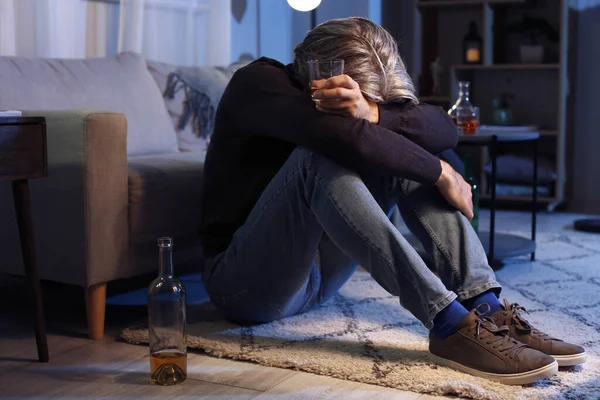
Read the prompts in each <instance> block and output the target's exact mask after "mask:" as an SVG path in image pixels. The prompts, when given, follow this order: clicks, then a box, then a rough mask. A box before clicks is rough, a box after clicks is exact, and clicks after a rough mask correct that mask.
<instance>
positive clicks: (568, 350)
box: [491, 300, 586, 367]
mask: <svg viewBox="0 0 600 400" xmlns="http://www.w3.org/2000/svg"><path fill="white" fill-rule="evenodd" d="M521 311H524V312H527V310H526V309H525V308H524V307H522V306H520V305H518V304H517V303H513V304H509V303H508V301H506V300H504V310H500V311H496V312H495V313H494V314H492V315H491V318H492V319H493V320H494V322H495V323H496V325H499V326H500V325H506V326H507V327H508V329H509V335H510V337H512V338H513V339H516V340H518V341H519V342H522V343H525V344H526V345H527V346H529V347H531V348H532V349H536V350H539V351H541V352H542V353H545V354H548V355H549V356H552V357H553V358H554V359H555V360H556V361H557V362H558V365H559V366H561V367H568V366H572V365H577V364H581V363H583V362H584V361H585V359H586V354H585V349H584V348H583V347H581V346H577V345H575V344H571V343H567V342H564V341H562V340H560V339H556V338H553V337H551V336H549V335H547V334H545V333H544V332H541V331H538V330H537V329H535V328H534V327H532V326H531V324H530V323H529V322H527V321H526V320H525V319H524V318H523V317H522V316H521Z"/></svg>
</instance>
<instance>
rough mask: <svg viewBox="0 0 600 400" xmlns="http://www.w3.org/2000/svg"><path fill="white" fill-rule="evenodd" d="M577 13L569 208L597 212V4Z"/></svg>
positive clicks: (599, 169) (599, 81) (599, 147)
mask: <svg viewBox="0 0 600 400" xmlns="http://www.w3.org/2000/svg"><path fill="white" fill-rule="evenodd" d="M576 13H577V14H576V16H575V18H574V19H573V20H574V22H575V24H576V26H574V27H573V29H572V30H571V32H572V34H573V35H576V37H575V38H571V39H575V41H576V44H575V45H574V46H572V47H571V49H570V50H572V51H570V53H569V58H571V60H572V61H575V65H573V66H572V71H571V74H570V76H571V96H572V97H571V98H572V100H573V106H572V115H571V117H572V135H571V138H570V139H571V142H572V143H571V146H570V149H571V150H572V151H571V154H570V156H571V157H570V158H571V160H572V163H571V168H570V170H571V173H570V177H571V185H570V187H571V196H570V197H571V199H570V201H569V210H571V211H575V212H584V213H594V214H600V43H599V42H600V5H598V6H595V7H593V8H588V9H583V10H580V11H578V12H577V11H576Z"/></svg>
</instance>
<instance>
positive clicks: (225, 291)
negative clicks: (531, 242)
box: [203, 148, 500, 328]
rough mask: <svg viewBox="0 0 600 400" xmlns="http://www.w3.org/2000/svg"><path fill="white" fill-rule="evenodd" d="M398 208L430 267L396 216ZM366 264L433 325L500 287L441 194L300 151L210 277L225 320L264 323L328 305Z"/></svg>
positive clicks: (210, 265)
mask: <svg viewBox="0 0 600 400" xmlns="http://www.w3.org/2000/svg"><path fill="white" fill-rule="evenodd" d="M395 205H397V206H398V208H399V210H400V213H401V215H402V217H403V220H404V221H405V223H406V224H407V226H408V228H409V229H410V230H411V232H412V233H413V234H414V235H415V236H416V237H417V238H418V239H419V240H420V242H421V243H422V245H423V247H424V248H425V251H426V252H427V253H428V254H429V256H430V262H428V264H429V265H427V264H426V263H425V262H424V261H423V259H422V258H421V257H420V256H419V255H418V254H417V252H416V251H415V250H414V248H413V247H412V246H411V245H410V244H409V243H408V242H407V241H406V239H405V238H404V237H403V236H402V234H400V232H399V231H398V229H397V228H396V227H395V226H394V225H393V224H392V222H391V221H390V219H389V218H388V213H389V211H390V210H391V209H392V208H393V207H394V206H395ZM358 264H360V265H361V266H362V267H363V268H365V269H366V270H367V271H368V272H369V273H370V274H371V276H372V277H373V278H374V279H375V280H376V281H377V282H378V283H379V284H380V285H381V286H382V287H383V288H384V289H385V290H387V291H388V292H389V293H390V294H392V295H394V296H398V298H399V301H400V304H401V305H402V306H403V307H405V308H406V309H408V310H409V311H410V312H411V313H412V314H413V315H414V316H415V317H416V318H418V319H419V320H420V321H421V322H422V323H423V324H424V325H425V326H427V327H428V328H431V326H432V321H433V318H434V317H435V315H436V314H437V313H438V312H439V311H440V310H442V309H443V308H444V307H446V306H447V305H448V304H449V303H450V302H452V301H453V300H455V299H457V298H458V300H459V301H462V300H464V299H468V298H471V297H474V296H477V295H479V294H481V293H483V292H485V291H487V290H490V289H494V290H495V291H496V292H497V293H499V291H500V285H499V284H498V283H497V282H496V279H495V277H494V272H493V271H492V269H491V268H490V267H489V265H488V262H487V257H486V254H485V251H484V249H483V247H482V246H481V243H480V241H479V238H478V237H477V234H476V233H475V231H474V230H473V229H472V227H471V224H470V223H469V221H468V220H467V219H466V218H465V217H464V216H463V215H462V214H461V213H460V212H458V211H457V210H455V209H454V208H452V207H451V206H450V205H449V204H448V203H447V202H446V201H445V200H444V199H443V197H442V196H441V195H440V193H439V192H438V190H437V188H435V187H431V186H425V185H421V184H418V183H415V182H412V181H408V180H404V179H398V178H392V177H378V176H375V177H365V176H360V175H359V174H357V173H355V172H353V171H351V170H349V169H347V168H344V167H342V166H340V165H339V164H337V163H335V162H333V161H331V160H330V159H328V158H326V157H323V156H321V155H319V154H317V153H314V152H311V151H309V150H307V149H303V148H298V149H296V150H295V151H294V152H293V153H292V154H291V155H290V157H289V158H288V160H287V161H286V163H285V164H284V165H283V167H282V168H281V169H280V170H279V172H278V173H277V174H276V175H275V177H274V178H273V179H272V180H271V182H270V183H269V185H268V186H267V187H266V189H265V190H264V192H263V193H262V195H261V197H260V198H259V200H258V201H257V203H256V205H255V206H254V208H253V209H252V211H251V212H250V215H249V216H248V218H247V220H246V222H245V224H244V225H243V226H242V227H241V228H240V229H238V231H237V232H236V233H235V235H234V236H233V240H232V242H231V244H230V245H229V247H228V249H227V250H226V251H224V252H223V253H221V254H219V255H217V256H215V257H212V258H210V259H209V260H207V263H206V264H205V267H204V270H203V279H204V283H205V285H206V288H207V291H208V293H209V295H210V297H211V299H212V300H213V302H214V303H215V304H216V306H217V307H218V308H219V309H220V310H221V312H222V313H223V314H224V315H225V317H226V318H228V319H230V320H234V321H239V322H250V323H263V322H270V321H273V320H277V319H280V318H284V317H288V316H292V315H295V314H299V313H302V312H306V311H308V310H310V309H311V308H313V307H314V306H316V305H318V304H320V303H323V302H325V301H327V300H328V299H329V298H331V297H332V296H333V295H334V294H335V293H336V292H337V291H338V289H339V288H340V287H341V286H342V285H343V284H344V283H345V282H346V281H347V280H348V279H349V278H350V276H351V275H352V274H353V273H354V271H355V270H356V268H357V265H358Z"/></svg>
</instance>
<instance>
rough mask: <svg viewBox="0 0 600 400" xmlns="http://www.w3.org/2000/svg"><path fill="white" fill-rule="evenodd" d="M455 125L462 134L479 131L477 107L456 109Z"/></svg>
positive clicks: (471, 133)
mask: <svg viewBox="0 0 600 400" xmlns="http://www.w3.org/2000/svg"><path fill="white" fill-rule="evenodd" d="M456 125H458V129H460V131H461V132H462V134H463V135H475V134H477V132H478V131H479V107H465V108H459V109H457V111H456Z"/></svg>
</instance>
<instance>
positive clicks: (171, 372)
mask: <svg viewBox="0 0 600 400" xmlns="http://www.w3.org/2000/svg"><path fill="white" fill-rule="evenodd" d="M150 372H151V376H152V383H156V384H158V385H174V384H176V383H179V382H183V381H184V380H185V378H187V355H186V354H185V353H181V352H179V351H169V350H166V351H165V350H163V351H157V352H156V353H152V355H151V356H150Z"/></svg>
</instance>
